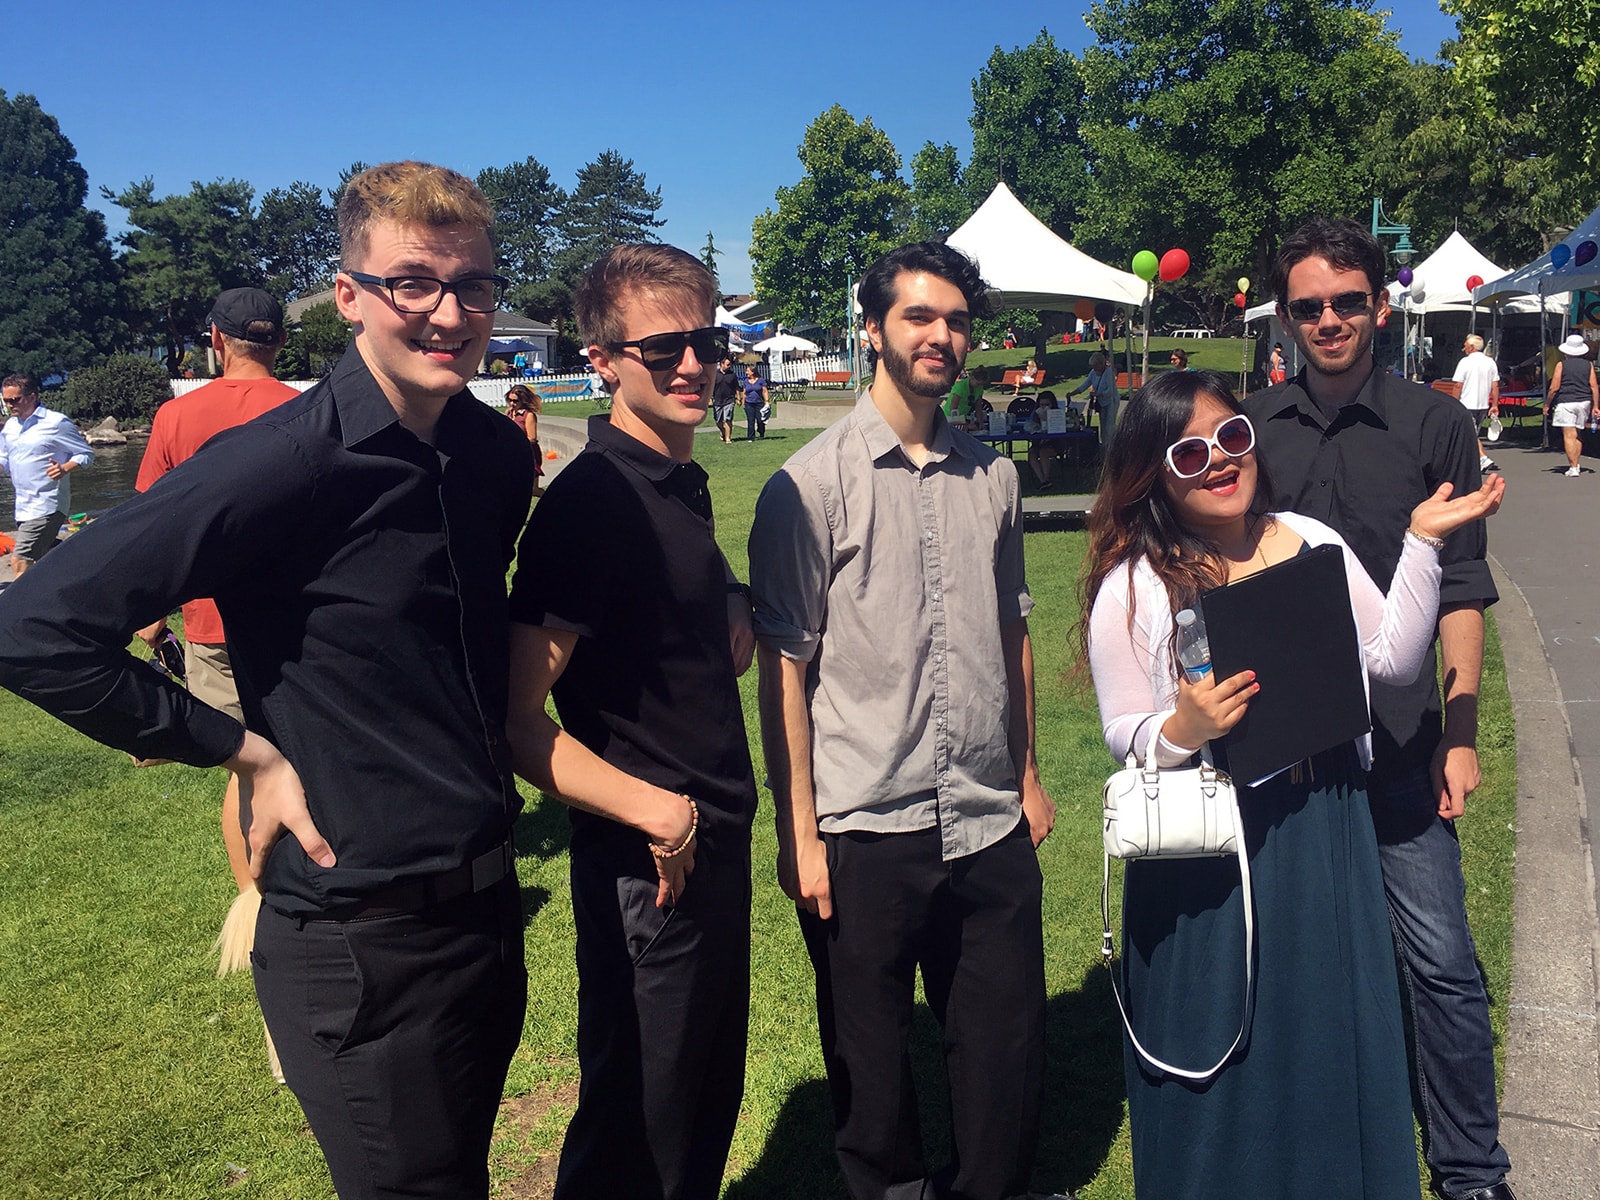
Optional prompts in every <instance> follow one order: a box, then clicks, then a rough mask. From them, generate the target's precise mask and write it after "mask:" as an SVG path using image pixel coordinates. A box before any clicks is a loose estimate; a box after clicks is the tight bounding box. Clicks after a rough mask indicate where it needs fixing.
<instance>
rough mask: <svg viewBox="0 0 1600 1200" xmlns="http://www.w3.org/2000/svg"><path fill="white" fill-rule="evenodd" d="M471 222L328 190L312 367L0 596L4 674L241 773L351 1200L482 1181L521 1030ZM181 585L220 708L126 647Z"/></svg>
mask: <svg viewBox="0 0 1600 1200" xmlns="http://www.w3.org/2000/svg"><path fill="white" fill-rule="evenodd" d="M491 221H492V214H491V211H490V208H489V205H488V203H487V202H486V201H485V200H484V198H483V195H482V194H481V193H480V192H479V191H478V189H477V188H476V187H474V186H473V184H472V182H471V181H470V180H468V179H466V178H465V177H463V176H461V175H458V174H457V173H456V172H454V171H449V170H446V169H444V168H441V167H435V166H429V165H427V164H424V163H415V162H405V163H389V164H386V165H384V166H380V167H374V168H372V169H371V170H368V171H364V172H362V173H361V174H359V175H357V176H355V177H354V178H353V179H351V180H350V183H349V185H348V186H347V187H346V189H345V193H344V196H343V198H342V199H341V201H340V204H339V236H340V243H341V262H342V269H341V270H340V272H339V274H338V278H337V282H336V284H335V289H334V290H335V300H336V303H337V304H338V306H339V311H340V313H341V314H342V315H343V316H344V317H345V318H346V319H347V320H348V321H350V323H351V325H352V326H353V327H354V330H355V340H354V342H353V344H352V345H351V348H350V350H349V351H348V352H347V353H346V354H345V356H344V358H343V359H342V360H340V362H339V365H338V366H337V367H335V368H334V370H333V373H332V374H331V375H330V376H329V377H328V378H327V379H326V380H324V381H323V382H321V383H319V384H318V385H317V386H316V387H314V388H312V389H310V390H309V391H307V392H305V393H304V394H303V395H302V396H300V397H299V398H298V399H295V400H290V401H288V402H287V403H285V404H283V405H281V406H280V407H278V408H276V409H274V410H272V411H271V412H270V413H268V414H266V415H265V416H262V417H260V418H258V419H257V420H254V421H251V422H249V423H247V424H245V425H242V426H239V427H237V428H235V429H232V430H229V431H227V432H225V433H223V434H221V435H219V436H218V437H216V438H214V439H212V440H211V441H210V442H208V443H207V444H206V445H205V446H204V447H203V448H202V449H201V450H200V451H199V453H197V454H196V455H194V457H192V458H190V459H189V460H188V461H186V462H184V463H182V464H180V465H179V466H178V467H176V468H174V469H173V470H172V471H170V472H168V473H167V474H166V475H164V476H162V477H161V478H160V479H159V480H157V481H156V482H155V483H154V484H153V485H152V486H151V487H150V489H149V490H148V491H146V492H144V493H142V494H141V495H139V496H136V497H135V498H133V499H131V500H129V501H127V502H126V503H125V504H122V505H120V506H119V507H117V508H116V509H115V510H113V511H112V512H110V513H108V514H107V515H106V516H104V517H102V518H101V519H100V520H98V521H96V522H95V523H94V524H92V525H90V526H88V527H87V528H86V529H85V530H84V531H83V532H82V533H81V534H79V535H78V536H77V537H74V538H73V539H71V540H70V541H69V542H68V543H67V544H66V545H64V546H63V547H62V548H61V549H60V550H59V551H57V552H56V555H55V556H52V558H51V561H50V564H49V566H48V567H47V568H46V569H45V570H41V571H31V572H29V573H28V575H27V576H26V577H25V578H23V579H21V580H19V581H18V582H17V583H16V584H14V585H13V586H12V587H11V588H10V589H8V590H7V591H6V592H5V593H4V595H3V596H0V685H3V686H5V687H7V688H10V689H11V690H13V691H15V692H17V693H18V694H19V695H21V696H23V697H24V698H25V699H28V700H31V701H33V702H34V703H36V704H38V705H40V706H41V707H42V708H44V709H46V710H47V711H49V712H51V713H53V714H55V715H56V716H58V717H60V718H61V719H62V720H63V721H65V722H67V723H68V724H69V725H71V726H73V727H74V728H76V729H79V730H81V731H82V732H84V733H86V734H88V735H89V736H90V737H93V738H95V739H97V740H99V741H102V742H104V743H106V744H107V745H110V746H114V747H116V748H118V749H120V750H125V751H127V752H128V753H130V754H132V755H133V756H134V757H135V758H141V759H150V758H166V759H173V760H176V761H178V762H182V763H188V764H190V765H192V766H199V767H210V766H217V765H222V766H226V767H227V768H228V769H229V770H230V771H232V772H234V773H235V774H236V775H237V776H238V777H239V789H240V809H241V824H242V825H243V827H244V831H245V834H246V839H247V844H248V847H249V854H250V871H251V874H252V875H253V876H254V877H255V879H256V880H257V882H258V885H259V886H260V888H261V892H262V899H263V905H262V909H261V915H260V918H259V921H258V924H257V930H256V941H255V949H254V951H253V952H252V954H251V960H252V963H253V965H254V972H255V980H256V991H257V995H258V996H259V998H260V1001H261V1010H262V1013H263V1014H264V1015H265V1017H266V1019H267V1026H268V1028H269V1029H270V1030H271V1032H272V1037H273V1040H274V1042H275V1043H276V1044H277V1047H278V1051H279V1054H280V1055H281V1057H282V1063H283V1071H284V1075H285V1076H286V1077H287V1082H288V1084H289V1087H290V1088H291V1089H293V1091H294V1093H295V1096H296V1097H297V1098H298V1099H299V1101H300V1103H301V1106H302V1107H303V1108H304V1109H305V1113H306V1118H307V1120H308V1121H309V1122H310V1124H311V1129H312V1132H313V1133H315V1134H316V1136H317V1140H318V1142H319V1143H320V1144H321V1146H322V1150H323V1153H324V1154H325V1155H326V1156H327V1160H328V1168H329V1171H330V1173H331V1174H332V1176H333V1184H334V1187H335V1188H336V1189H337V1191H338V1192H339V1194H340V1195H341V1196H344V1197H362V1198H363V1200H367V1198H372V1197H391V1196H407V1197H424V1196H425V1197H436V1198H438V1200H460V1198H462V1197H472V1196H477V1197H483V1196H486V1195H487V1194H488V1190H489V1171H488V1148H489V1139H490V1135H491V1133H492V1131H493V1128H494V1119H495V1113H496V1111H497V1108H498V1105H499V1101H500V1093H501V1089H502V1088H503V1086H504V1084H505V1076H506V1068H507V1066H508V1065H509V1064H510V1061H511V1054H512V1052H513V1051H514V1050H515V1049H516V1045H517V1042H518V1040H519V1038H520V1037H521V1034H522V1016H523V1010H524V1007H525V1002H526V995H527V975H526V972H525V970H524V968H523V940H522V937H523V935H522V914H521V908H520V905H519V903H518V894H517V886H516V874H515V871H514V869H513V867H512V863H511V847H510V842H509V838H510V833H511V823H512V820H513V819H514V818H515V816H516V814H517V812H518V810H519V809H520V807H521V800H520V799H519V797H518V795H517V791H516V788H515V786H514V783H513V780H512V777H511V769H510V758H509V754H508V752H507V747H506V743H505V738H504V725H505V705H506V691H507V686H506V685H507V676H506V639H507V636H508V629H507V619H506V592H505V572H506V569H507V567H508V566H509V565H510V562H511V557H512V549H513V547H514V545H515V542H516V537H517V532H518V530H519V529H520V527H521V525H522V523H523V521H524V520H525V518H526V516H527V512H528V504H529V501H530V499H531V496H532V490H533V463H532V460H531V458H530V457H529V455H528V446H527V442H526V440H525V439H524V438H523V436H522V434H521V433H520V432H518V431H517V429H516V428H515V427H514V426H513V425H512V424H511V422H509V421H507V420H505V419H504V418H502V417H500V416H499V415H498V414H496V413H495V412H493V411H491V410H490V409H488V408H486V407H485V406H484V405H482V404H480V403H479V402H478V401H476V400H474V399H473V397H472V395H471V394H470V393H469V392H468V391H467V390H466V382H467V380H469V379H471V378H472V376H473V373H474V372H475V370H476V369H477V366H478V363H479V362H481V361H482V358H483V352H484V350H485V348H486V347H487V345H488V341H489V332H490V329H491V327H492V325H493V321H494V317H493V312H494V309H495V306H496V304H497V302H498V299H499V296H500V294H501V290H502V288H503V286H504V283H505V281H504V280H503V279H500V278H498V277H497V276H496V275H494V273H493V272H494V254H493V251H492V250H491V248H490V244H489V233H488V230H489V226H490V223H491ZM195 596H213V597H215V598H216V602H217V608H218V609H219V610H220V612H221V614H222V618H223V620H224V621H225V622H226V624H227V627H228V649H229V652H230V656H231V658H232V662H233V668H234V677H235V681H236V682H237V684H238V688H239V702H240V705H241V707H242V708H243V710H244V718H245V723H244V725H243V726H241V725H240V724H239V723H238V722H237V721H235V720H234V719H233V718H232V717H230V716H227V715H225V714H223V713H221V712H218V711H217V710H216V709H214V708H211V707H209V706H207V705H206V704H204V703H202V702H201V701H199V700H198V699H196V698H195V697H193V696H191V695H190V694H189V693H188V692H186V691H184V690H183V689H182V688H180V687H178V686H177V685H176V684H175V683H173V682H172V681H170V680H168V679H166V678H165V677H164V676H161V675H159V674H158V673H156V672H155V671H153V670H151V669H150V667H149V666H148V665H146V664H143V663H141V662H139V661H138V660H136V659H134V658H132V657H131V656H130V655H129V654H128V653H127V650H126V646H127V644H128V640H129V637H130V635H131V632H132V631H133V630H134V629H137V628H141V627H143V626H146V625H148V624H149V623H150V622H151V621H152V620H153V619H158V618H160V617H162V616H164V615H165V614H166V613H168V612H170V611H171V610H172V609H173V608H174V607H176V606H177V605H178V604H179V603H180V602H182V601H186V600H190V599H193V598H194V597H195ZM285 832H288V833H290V834H292V835H293V836H292V837H287V838H284V839H283V840H282V841H281V842H279V841H278V838H279V837H280V836H281V835H282V834H283V833H285ZM150 836H151V837H159V836H160V831H159V830H152V831H151V832H150ZM274 843H277V844H276V847H275V846H274ZM269 855H270V857H269Z"/></svg>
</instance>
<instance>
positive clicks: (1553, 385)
mask: <svg viewBox="0 0 1600 1200" xmlns="http://www.w3.org/2000/svg"><path fill="white" fill-rule="evenodd" d="M1557 349H1559V350H1560V351H1561V353H1562V354H1563V355H1565V356H1566V357H1565V358H1563V359H1562V360H1561V361H1560V362H1559V363H1557V364H1556V369H1555V370H1554V371H1552V372H1551V374H1550V391H1549V393H1548V396H1547V399H1548V400H1549V401H1550V405H1551V408H1550V424H1551V426H1552V427H1553V428H1555V429H1559V430H1561V439H1562V449H1564V450H1565V451H1566V452H1567V476H1568V478H1571V479H1576V478H1577V477H1578V476H1579V475H1582V474H1583V471H1582V469H1581V468H1579V466H1578V454H1579V452H1580V451H1581V450H1582V448H1583V445H1582V441H1581V438H1580V436H1579V434H1580V431H1581V430H1582V429H1583V426H1584V424H1585V422H1587V421H1588V420H1589V418H1590V417H1591V416H1593V417H1597V418H1600V384H1597V383H1596V382H1595V371H1594V363H1593V362H1591V361H1590V353H1591V347H1590V345H1589V343H1588V342H1586V341H1584V340H1583V335H1582V334H1581V333H1574V334H1569V335H1568V336H1567V339H1566V341H1564V342H1562V343H1561V345H1560V346H1558V347H1557Z"/></svg>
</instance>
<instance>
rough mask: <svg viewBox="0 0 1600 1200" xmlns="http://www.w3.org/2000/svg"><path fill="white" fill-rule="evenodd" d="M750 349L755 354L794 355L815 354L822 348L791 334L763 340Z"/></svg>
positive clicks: (780, 334) (782, 334)
mask: <svg viewBox="0 0 1600 1200" xmlns="http://www.w3.org/2000/svg"><path fill="white" fill-rule="evenodd" d="M750 349H752V350H754V351H755V352H756V353H757V354H794V353H802V352H809V353H811V354H815V353H816V352H817V351H818V350H820V349H822V347H820V346H818V345H817V344H816V343H815V342H809V341H807V340H806V339H805V338H803V337H796V336H795V335H794V334H792V333H779V334H775V335H773V336H772V337H769V338H763V339H762V340H761V341H759V342H757V343H756V344H755V345H753V346H751V347H750Z"/></svg>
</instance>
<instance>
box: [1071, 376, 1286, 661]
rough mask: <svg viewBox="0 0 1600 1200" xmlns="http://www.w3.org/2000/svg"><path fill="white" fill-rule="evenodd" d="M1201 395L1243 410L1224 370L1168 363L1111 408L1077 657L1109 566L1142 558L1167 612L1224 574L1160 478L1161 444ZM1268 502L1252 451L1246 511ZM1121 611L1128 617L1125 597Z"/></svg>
mask: <svg viewBox="0 0 1600 1200" xmlns="http://www.w3.org/2000/svg"><path fill="white" fill-rule="evenodd" d="M1202 396H1206V397H1209V398H1210V399H1213V400H1215V401H1217V403H1219V404H1221V405H1223V406H1224V407H1225V408H1227V409H1228V410H1229V411H1230V412H1235V413H1242V412H1243V411H1244V409H1243V408H1241V407H1240V406H1239V401H1238V400H1236V399H1235V398H1234V395H1233V389H1232V388H1231V387H1229V386H1228V379H1227V377H1226V376H1225V375H1222V374H1219V373H1218V372H1216V371H1168V372H1165V373H1163V374H1161V375H1157V376H1156V377H1155V378H1154V379H1153V380H1151V381H1150V383H1149V384H1148V385H1146V386H1145V387H1144V388H1141V389H1140V390H1139V391H1138V392H1136V393H1135V394H1134V396H1133V398H1132V399H1131V400H1129V401H1128V403H1127V404H1125V405H1123V406H1122V411H1121V412H1120V413H1118V415H1117V428H1116V433H1115V434H1114V435H1113V437H1112V438H1111V441H1110V444H1109V445H1108V446H1107V447H1106V455H1105V467H1104V469H1103V470H1102V472H1101V476H1100V494H1099V496H1098V497H1096V499H1095V502H1094V507H1093V508H1091V509H1090V510H1089V554H1088V557H1087V559H1086V561H1085V565H1084V572H1083V597H1082V599H1083V604H1082V609H1081V614H1080V616H1079V620H1078V630H1077V632H1078V643H1079V647H1080V649H1081V650H1082V651H1083V660H1084V661H1085V662H1087V660H1088V657H1089V654H1088V651H1089V612H1090V610H1091V609H1092V608H1093V607H1094V602H1095V597H1097V596H1098V595H1099V594H1100V588H1101V587H1102V586H1103V585H1104V584H1105V581H1106V579H1107V578H1108V577H1109V576H1110V575H1111V573H1112V572H1113V571H1116V570H1118V569H1123V570H1128V569H1131V568H1132V567H1133V564H1134V563H1136V562H1138V561H1139V559H1141V558H1147V559H1149V560H1150V565H1151V567H1153V568H1154V569H1155V573H1156V575H1157V577H1158V578H1159V579H1160V580H1161V582H1162V583H1163V584H1164V585H1165V586H1166V589H1167V597H1168V599H1169V600H1170V601H1171V604H1172V610H1173V611H1174V612H1176V611H1178V610H1179V609H1181V608H1188V607H1190V606H1191V605H1193V604H1194V602H1195V601H1196V600H1197V599H1198V598H1199V596H1200V593H1201V592H1203V591H1205V590H1206V589H1207V588H1212V587H1217V586H1220V585H1221V584H1223V583H1225V582H1227V569H1226V567H1225V565H1224V562H1223V554H1222V549H1221V547H1219V546H1218V545H1217V544H1216V542H1215V541H1213V540H1212V539H1210V538H1208V537H1206V536H1204V535H1202V534H1198V533H1194V532H1192V531H1190V530H1188V529H1186V528H1184V526H1183V523H1182V522H1181V521H1180V520H1179V519H1178V514H1177V512H1176V510H1175V509H1174V508H1173V505H1172V501H1171V500H1170V499H1169V498H1168V496H1167V489H1166V488H1165V487H1164V486H1163V479H1162V476H1163V474H1164V473H1165V471H1166V469H1167V463H1166V456H1167V447H1168V446H1170V445H1172V443H1174V442H1176V441H1178V440H1179V439H1180V438H1182V437H1183V431H1184V429H1186V428H1187V427H1188V424H1189V422H1190V421H1191V420H1192V419H1193V418H1194V410H1195V406H1196V404H1197V403H1198V402H1199V399H1200V397H1202ZM1271 509H1272V485H1271V483H1270V482H1269V481H1268V479H1267V473H1266V470H1265V468H1264V467H1263V466H1262V463H1261V459H1260V456H1259V454H1258V455H1257V457H1256V494H1255V499H1254V500H1253V501H1252V502H1251V505H1250V516H1251V518H1252V519H1255V520H1259V519H1260V518H1261V517H1262V516H1263V515H1264V514H1266V513H1267V512H1270V511H1271ZM1128 618H1129V620H1130V621H1131V620H1132V619H1133V609H1132V606H1131V602H1130V607H1129V610H1128Z"/></svg>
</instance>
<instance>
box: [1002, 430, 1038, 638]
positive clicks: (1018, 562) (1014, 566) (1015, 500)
mask: <svg viewBox="0 0 1600 1200" xmlns="http://www.w3.org/2000/svg"><path fill="white" fill-rule="evenodd" d="M997 467H998V469H997V470H996V472H995V477H996V478H997V479H998V480H1000V481H1002V482H1003V484H1004V486H1005V490H1006V494H1005V498H1004V503H1005V514H1004V515H1003V516H1002V517H1001V521H1000V538H999V543H998V545H997V547H996V549H995V572H994V579H995V595H996V598H997V599H998V600H999V610H1000V624H1002V625H1010V624H1012V623H1014V622H1016V621H1021V620H1023V619H1025V618H1026V617H1027V615H1028V614H1029V613H1031V612H1032V611H1033V595H1032V593H1030V592H1029V591H1028V576H1027V570H1026V568H1025V566H1024V562H1023V554H1022V488H1021V486H1020V485H1019V484H1018V482H1017V470H1016V468H1015V467H1014V466H1012V465H1011V463H1010V461H1009V460H1007V459H1001V460H1000V461H999V462H998V464H997Z"/></svg>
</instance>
